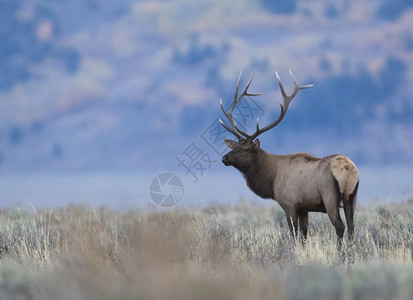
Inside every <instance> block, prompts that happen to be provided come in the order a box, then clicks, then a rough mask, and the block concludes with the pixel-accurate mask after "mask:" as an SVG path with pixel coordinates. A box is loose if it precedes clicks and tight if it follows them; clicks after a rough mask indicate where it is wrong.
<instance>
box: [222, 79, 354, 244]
mask: <svg viewBox="0 0 413 300" xmlns="http://www.w3.org/2000/svg"><path fill="white" fill-rule="evenodd" d="M275 74H276V76H277V79H278V84H279V86H280V90H281V94H282V96H283V101H282V102H280V105H281V113H280V115H279V117H278V118H277V119H276V120H275V121H274V122H273V123H271V124H269V125H267V126H265V127H263V128H260V126H259V120H258V119H257V129H256V131H255V133H254V134H252V135H249V134H247V133H246V132H244V131H242V130H241V129H240V128H238V127H237V124H236V122H235V120H234V119H233V117H232V113H233V111H234V109H235V107H236V106H237V104H238V103H239V102H240V101H241V100H242V99H243V98H244V97H245V96H259V95H261V94H252V93H249V92H248V88H249V86H250V84H251V81H252V76H251V78H250V80H249V81H248V84H247V85H246V87H245V89H244V91H243V92H242V94H241V95H240V96H238V89H239V86H240V80H241V74H240V76H239V78H238V83H237V87H236V90H235V97H234V102H233V103H232V106H231V108H230V109H229V112H226V111H225V109H224V107H223V105H222V99H221V100H220V103H221V109H222V111H223V113H224V115H225V116H226V118H227V119H228V122H229V126H228V125H226V124H225V123H224V122H223V121H222V120H221V118H219V121H220V123H221V124H222V126H224V127H225V129H226V130H228V131H229V132H230V133H231V134H233V135H234V136H235V137H237V138H238V141H232V140H225V144H226V145H227V146H228V147H229V148H231V149H232V150H231V151H230V152H229V153H227V154H225V155H224V156H223V157H222V162H223V163H224V164H225V165H226V166H234V167H235V168H237V169H238V170H239V171H240V172H241V173H242V174H243V175H244V178H245V180H246V182H247V185H248V187H249V188H250V189H251V190H252V191H253V192H254V193H255V194H257V195H258V196H260V197H262V198H272V199H274V200H275V201H276V202H278V204H279V205H280V206H281V207H282V208H283V210H284V211H285V215H286V217H287V223H288V226H289V228H290V231H291V233H292V234H293V235H294V236H297V235H298V229H299V230H300V232H301V236H302V238H303V239H304V240H305V239H306V238H307V227H308V213H309V212H323V213H327V215H328V217H329V219H330V221H331V223H332V224H333V226H334V228H335V231H336V234H337V247H338V249H341V243H342V238H343V235H344V230H345V226H344V223H343V221H342V220H341V217H340V213H339V208H340V207H342V208H344V213H345V217H346V221H347V227H348V235H349V239H350V240H351V239H352V238H353V234H354V222H353V217H354V210H355V207H356V201H357V190H358V184H359V175H358V170H357V167H356V166H355V164H354V163H353V162H352V161H351V160H350V159H349V158H348V157H346V156H344V155H340V154H336V155H331V156H327V157H324V158H317V157H315V156H313V155H311V154H307V153H297V154H289V155H277V154H272V153H267V152H265V151H264V150H262V149H261V148H260V141H259V140H258V139H257V137H258V136H259V135H260V134H262V133H264V132H266V131H268V130H270V129H271V128H273V127H275V126H277V125H278V124H279V123H280V122H281V120H282V119H283V118H284V116H285V114H286V112H287V110H288V106H289V104H290V102H291V101H292V100H293V99H294V97H295V96H296V95H297V93H298V92H299V91H300V90H303V89H306V88H309V87H311V86H312V85H305V86H299V85H298V84H297V81H296V80H295V78H294V75H293V74H292V72H291V71H290V74H291V77H292V79H293V82H294V91H293V92H292V94H291V95H290V96H288V95H287V94H286V92H285V90H284V87H283V85H282V83H281V79H280V77H279V75H278V73H277V72H275Z"/></svg>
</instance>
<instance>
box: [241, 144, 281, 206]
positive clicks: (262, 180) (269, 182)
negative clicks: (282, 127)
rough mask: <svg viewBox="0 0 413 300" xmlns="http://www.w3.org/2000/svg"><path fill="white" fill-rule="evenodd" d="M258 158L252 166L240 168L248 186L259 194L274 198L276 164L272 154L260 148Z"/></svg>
mask: <svg viewBox="0 0 413 300" xmlns="http://www.w3.org/2000/svg"><path fill="white" fill-rule="evenodd" d="M256 157H257V159H256V161H255V162H254V164H252V165H251V167H250V168H248V169H244V170H240V171H241V172H242V173H243V175H244V178H245V180H246V181H247V185H248V187H249V188H250V189H251V190H252V191H253V192H254V193H255V194H257V195H258V196H260V197H262V198H264V199H267V198H272V199H273V198H274V192H273V182H274V178H275V165H274V161H273V160H271V158H270V154H268V153H267V152H265V151H264V150H262V149H258V153H257V156H256Z"/></svg>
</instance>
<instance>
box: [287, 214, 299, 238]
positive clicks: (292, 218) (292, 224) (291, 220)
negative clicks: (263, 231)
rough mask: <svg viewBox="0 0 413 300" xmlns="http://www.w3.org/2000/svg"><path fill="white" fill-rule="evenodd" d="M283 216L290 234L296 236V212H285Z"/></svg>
mask: <svg viewBox="0 0 413 300" xmlns="http://www.w3.org/2000/svg"><path fill="white" fill-rule="evenodd" d="M285 216H286V218H287V224H288V227H289V228H290V232H291V234H292V235H293V236H294V238H296V237H297V236H298V218H297V213H296V212H293V213H291V212H287V211H286V212H285Z"/></svg>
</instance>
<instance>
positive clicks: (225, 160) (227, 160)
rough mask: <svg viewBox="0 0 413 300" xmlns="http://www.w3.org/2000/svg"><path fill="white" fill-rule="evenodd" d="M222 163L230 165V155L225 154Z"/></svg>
mask: <svg viewBox="0 0 413 300" xmlns="http://www.w3.org/2000/svg"><path fill="white" fill-rule="evenodd" d="M222 163H223V164H224V165H226V166H230V165H231V162H230V159H229V156H228V155H224V156H223V157H222Z"/></svg>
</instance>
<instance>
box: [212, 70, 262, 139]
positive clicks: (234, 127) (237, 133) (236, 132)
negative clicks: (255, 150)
mask: <svg viewBox="0 0 413 300" xmlns="http://www.w3.org/2000/svg"><path fill="white" fill-rule="evenodd" d="M241 75H242V71H241V72H240V73H239V77H238V82H237V88H236V89H235V96H234V102H233V103H232V106H231V108H230V110H229V113H226V112H225V109H224V106H223V105H222V99H219V102H220V104H221V109H222V111H223V113H224V115H225V116H226V117H227V119H228V121H229V123H230V124H231V127H232V128H229V127H228V126H227V125H225V123H224V122H223V121H222V120H221V118H219V122H220V123H221V125H222V126H224V128H225V129H226V130H228V131H229V132H231V133H232V134H233V135H235V136H236V137H237V138H238V139H243V137H242V135H243V136H244V137H247V136H248V134H246V133H245V132H243V131H241V130H239V129H238V128H237V124H236V123H235V121H234V119H233V118H232V113H233V112H234V109H235V106H237V104H238V103H240V101H241V100H242V98H244V97H245V96H251V97H254V96H259V95H262V94H250V93H248V88H249V87H250V84H251V81H252V78H253V75H252V76H251V77H250V80H249V81H248V84H247V86H246V87H245V89H244V91H243V92H242V94H241V95H240V96H239V97H238V89H239V84H240V82H241Z"/></svg>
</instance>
